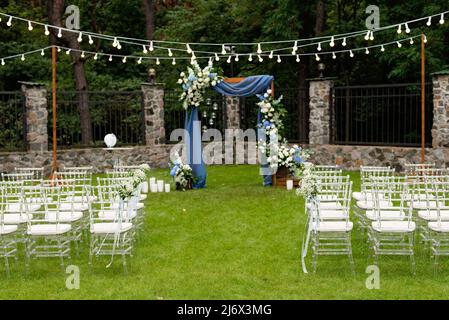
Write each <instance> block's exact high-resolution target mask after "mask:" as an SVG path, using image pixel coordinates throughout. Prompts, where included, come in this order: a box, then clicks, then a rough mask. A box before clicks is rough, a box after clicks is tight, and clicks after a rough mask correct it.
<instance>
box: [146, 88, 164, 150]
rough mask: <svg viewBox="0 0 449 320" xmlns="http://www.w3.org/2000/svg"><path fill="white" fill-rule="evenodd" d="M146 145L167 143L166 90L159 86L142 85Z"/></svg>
mask: <svg viewBox="0 0 449 320" xmlns="http://www.w3.org/2000/svg"><path fill="white" fill-rule="evenodd" d="M142 99H143V108H144V117H145V142H146V145H148V146H152V145H159V144H164V143H165V121H164V88H163V86H162V85H158V84H149V83H143V84H142Z"/></svg>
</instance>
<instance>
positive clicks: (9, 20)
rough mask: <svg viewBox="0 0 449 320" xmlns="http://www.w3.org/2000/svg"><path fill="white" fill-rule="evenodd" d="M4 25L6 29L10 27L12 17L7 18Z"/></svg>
mask: <svg viewBox="0 0 449 320" xmlns="http://www.w3.org/2000/svg"><path fill="white" fill-rule="evenodd" d="M6 25H7V26H8V27H10V26H12V16H9V19H8V21H7V22H6Z"/></svg>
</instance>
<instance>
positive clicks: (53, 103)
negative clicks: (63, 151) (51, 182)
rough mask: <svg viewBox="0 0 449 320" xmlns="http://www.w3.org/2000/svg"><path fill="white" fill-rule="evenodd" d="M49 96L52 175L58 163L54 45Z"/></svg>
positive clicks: (54, 48)
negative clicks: (51, 126)
mask: <svg viewBox="0 0 449 320" xmlns="http://www.w3.org/2000/svg"><path fill="white" fill-rule="evenodd" d="M51 96H52V110H53V163H52V166H51V171H52V177H54V173H55V172H56V171H57V170H58V163H57V160H56V152H57V150H56V147H57V144H58V143H57V136H56V119H57V118H56V47H53V48H51Z"/></svg>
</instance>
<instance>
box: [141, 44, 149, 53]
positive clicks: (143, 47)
mask: <svg viewBox="0 0 449 320" xmlns="http://www.w3.org/2000/svg"><path fill="white" fill-rule="evenodd" d="M142 51H143V53H144V54H147V53H148V50H147V47H146V46H145V45H143V46H142Z"/></svg>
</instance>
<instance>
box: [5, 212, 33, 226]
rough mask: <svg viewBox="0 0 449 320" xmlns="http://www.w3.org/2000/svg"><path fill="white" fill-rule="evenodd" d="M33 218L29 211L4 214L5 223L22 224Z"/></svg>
mask: <svg viewBox="0 0 449 320" xmlns="http://www.w3.org/2000/svg"><path fill="white" fill-rule="evenodd" d="M31 219H33V215H32V214H28V213H5V214H4V215H3V222H4V223H5V224H22V223H27V222H28V220H31Z"/></svg>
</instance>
